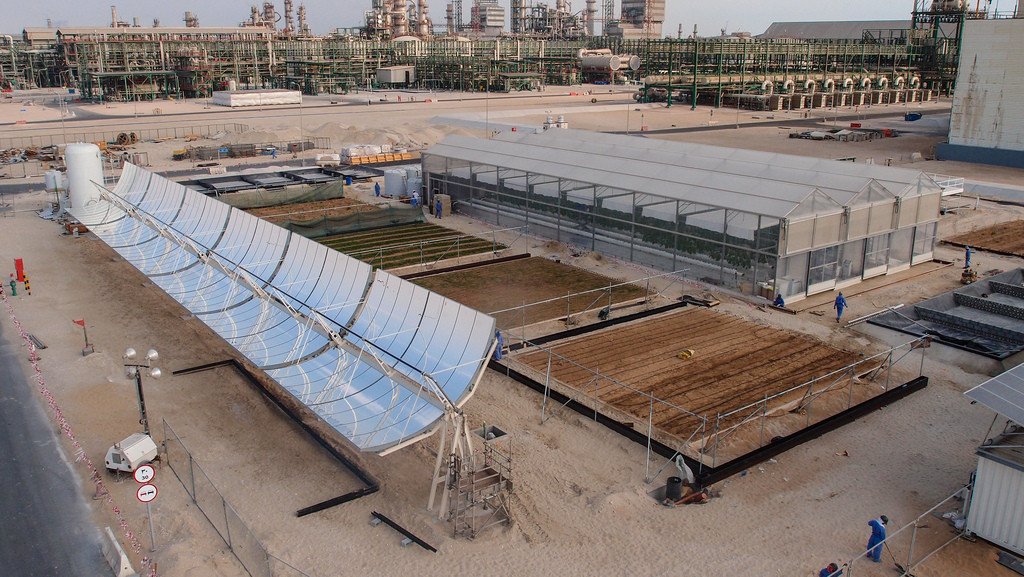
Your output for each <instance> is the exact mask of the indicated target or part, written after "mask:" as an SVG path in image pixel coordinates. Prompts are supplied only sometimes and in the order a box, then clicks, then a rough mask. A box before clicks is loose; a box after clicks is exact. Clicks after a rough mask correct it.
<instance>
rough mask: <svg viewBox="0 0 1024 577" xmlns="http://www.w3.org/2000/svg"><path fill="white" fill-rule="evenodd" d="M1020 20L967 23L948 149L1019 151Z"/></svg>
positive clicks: (1023, 87)
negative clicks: (950, 146)
mask: <svg viewBox="0 0 1024 577" xmlns="http://www.w3.org/2000/svg"><path fill="white" fill-rule="evenodd" d="M1021 54H1024V20H1021V19H1004V20H968V21H966V22H965V24H964V32H963V45H962V47H961V50H960V72H959V77H958V78H957V83H956V90H955V91H954V94H953V111H952V115H951V118H950V127H949V143H950V144H952V145H963V146H977V147H982V148H996V149H1004V150H1015V151H1024V58H1021V57H1020V55H1021Z"/></svg>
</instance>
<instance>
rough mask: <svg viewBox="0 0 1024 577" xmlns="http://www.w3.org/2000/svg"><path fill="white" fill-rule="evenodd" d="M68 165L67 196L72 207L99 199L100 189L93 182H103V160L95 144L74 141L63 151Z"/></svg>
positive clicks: (78, 206)
mask: <svg viewBox="0 0 1024 577" xmlns="http://www.w3.org/2000/svg"><path fill="white" fill-rule="evenodd" d="M64 163H65V164H66V165H67V167H68V181H67V187H68V196H69V199H70V201H71V207H72V208H80V207H83V206H86V205H88V204H92V203H94V202H96V201H98V200H99V199H100V190H99V189H97V188H96V186H95V185H94V184H93V182H95V183H98V184H103V162H102V161H101V160H100V148H99V147H98V146H96V145H95V144H89V143H83V142H76V143H75V144H69V145H68V147H67V150H65V151H64Z"/></svg>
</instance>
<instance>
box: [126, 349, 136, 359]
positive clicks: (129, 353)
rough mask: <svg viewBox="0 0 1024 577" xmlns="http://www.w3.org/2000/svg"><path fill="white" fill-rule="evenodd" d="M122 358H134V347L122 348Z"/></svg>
mask: <svg viewBox="0 0 1024 577" xmlns="http://www.w3.org/2000/svg"><path fill="white" fill-rule="evenodd" d="M124 358H126V359H129V360H131V359H134V358H135V349H133V348H131V347H128V348H127V349H125V350H124Z"/></svg>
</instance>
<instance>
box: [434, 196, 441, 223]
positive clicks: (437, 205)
mask: <svg viewBox="0 0 1024 577" xmlns="http://www.w3.org/2000/svg"><path fill="white" fill-rule="evenodd" d="M434 216H436V217H437V218H441V199H440V198H439V199H437V202H435V203H434Z"/></svg>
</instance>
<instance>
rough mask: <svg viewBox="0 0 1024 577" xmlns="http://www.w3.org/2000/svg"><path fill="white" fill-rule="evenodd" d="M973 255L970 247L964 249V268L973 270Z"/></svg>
mask: <svg viewBox="0 0 1024 577" xmlns="http://www.w3.org/2000/svg"><path fill="white" fill-rule="evenodd" d="M972 254H974V251H972V250H971V247H969V246H966V247H964V268H971V255H972Z"/></svg>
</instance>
